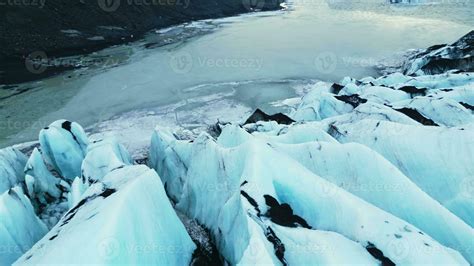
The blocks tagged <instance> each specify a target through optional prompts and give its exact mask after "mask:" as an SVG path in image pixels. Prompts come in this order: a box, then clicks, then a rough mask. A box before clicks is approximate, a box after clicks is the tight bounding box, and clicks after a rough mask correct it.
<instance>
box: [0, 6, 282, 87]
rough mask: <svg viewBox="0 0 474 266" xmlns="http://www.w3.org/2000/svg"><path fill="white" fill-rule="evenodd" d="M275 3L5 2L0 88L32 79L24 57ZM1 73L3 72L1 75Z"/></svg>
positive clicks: (95, 46) (82, 48)
mask: <svg viewBox="0 0 474 266" xmlns="http://www.w3.org/2000/svg"><path fill="white" fill-rule="evenodd" d="M280 3H281V1H280V0H258V1H250V0H229V1H218V0H199V1H196V0H149V1H132V0H80V1H79V0H73V1H61V0H48V1H44V0H43V1H42V0H38V1H23V2H21V4H18V3H17V2H11V3H10V2H8V3H7V4H6V5H2V8H1V9H0V17H2V20H1V21H0V33H1V34H0V46H1V47H2V49H1V51H0V84H13V83H20V82H25V81H28V80H36V79H40V78H44V77H47V76H50V75H54V74H56V73H58V72H60V71H63V70H64V69H65V68H64V67H53V68H48V71H44V72H43V71H42V72H41V73H31V72H35V71H34V70H33V71H31V70H29V69H28V68H27V67H25V60H26V59H28V58H29V56H30V58H35V59H37V58H38V57H40V59H44V58H45V57H46V56H47V57H48V58H59V57H63V56H71V55H81V54H87V53H91V52H93V51H97V50H100V49H103V48H106V47H109V46H111V45H115V44H121V43H127V42H131V41H134V40H137V39H139V38H141V37H142V36H143V35H144V34H145V33H147V32H148V31H150V30H152V29H159V28H165V27H169V26H172V25H177V24H181V23H184V22H189V21H195V20H201V19H209V18H220V17H226V16H232V15H236V14H241V13H246V12H253V11H264V10H276V9H279V8H280ZM2 72H3V73H2Z"/></svg>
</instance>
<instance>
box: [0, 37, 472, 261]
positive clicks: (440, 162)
mask: <svg viewBox="0 0 474 266" xmlns="http://www.w3.org/2000/svg"><path fill="white" fill-rule="evenodd" d="M469 38H470V37H469V36H467V37H464V39H465V40H467V39H469ZM464 42H465V41H459V42H457V43H455V44H453V45H451V46H449V47H448V48H449V49H448V48H446V47H444V48H443V47H441V46H440V47H437V48H436V47H435V48H436V49H435V48H429V52H426V53H425V54H423V53H422V54H419V57H416V58H410V59H409V60H411V61H409V62H407V65H405V66H404V67H406V66H409V67H410V69H411V70H409V71H408V70H407V71H408V72H407V71H405V72H403V71H402V70H403V69H401V71H400V72H396V73H391V74H386V75H382V76H380V77H365V78H361V79H355V78H351V77H346V78H343V79H342V80H340V81H339V82H336V83H328V82H322V81H312V82H311V83H310V84H308V85H305V88H304V89H302V91H303V93H302V94H301V95H302V97H301V98H291V99H288V100H285V101H284V102H279V103H278V102H277V103H273V104H274V105H275V106H276V105H278V104H280V106H283V105H291V108H288V109H286V110H285V111H283V112H282V113H276V114H267V113H265V112H264V110H263V109H256V111H255V112H254V113H253V114H251V115H250V116H247V118H244V116H246V115H247V113H245V112H247V111H248V108H240V107H239V108H235V106H230V107H227V109H225V108H226V106H227V105H230V104H227V103H229V102H226V101H224V102H217V105H218V107H219V108H215V110H213V108H214V107H216V106H213V105H210V106H205V107H204V108H203V109H202V110H203V112H204V113H206V116H208V117H213V118H219V117H221V116H226V115H228V116H230V117H232V118H236V117H242V119H240V120H238V119H235V120H234V121H232V120H229V119H227V118H226V117H223V120H221V119H216V120H217V123H216V124H212V125H209V127H208V128H204V127H198V126H194V125H192V126H191V127H190V128H186V127H185V126H183V125H177V126H174V127H173V126H172V125H171V123H168V122H169V121H171V120H166V119H165V118H163V119H164V122H162V123H155V122H156V121H157V119H156V118H157V116H153V115H150V117H148V116H147V117H142V115H143V112H136V114H137V116H138V117H133V116H131V117H129V120H137V121H139V122H140V123H143V124H146V122H147V121H148V122H150V121H151V122H153V127H154V129H147V130H142V128H141V127H138V128H136V127H135V125H136V124H133V123H127V122H130V121H127V120H126V119H125V120H123V119H122V120H120V119H119V120H118V121H120V122H122V123H124V124H126V126H125V127H127V128H128V129H127V130H125V131H124V132H122V131H120V125H116V124H114V125H113V127H111V126H110V125H109V126H107V125H108V122H110V121H106V122H105V123H104V125H105V126H104V127H105V128H106V130H108V129H111V128H112V129H113V130H112V131H111V132H107V131H104V132H101V131H100V129H101V128H102V127H101V125H99V126H98V127H97V129H98V130H97V131H95V132H91V131H90V129H87V128H86V129H83V128H82V126H81V125H79V124H78V123H76V122H73V121H69V120H64V119H63V120H58V121H55V122H53V123H51V124H50V125H49V126H48V127H46V128H44V129H42V130H41V131H40V132H39V136H38V142H34V143H33V144H23V145H17V146H15V147H10V148H5V149H1V150H0V265H12V264H13V265H49V264H71V263H75V264H95V265H117V264H132V265H135V264H146V265H201V264H204V265H215V264H216V265H335V264H343V265H355V264H356V265H420V264H427V265H473V264H474V252H473V250H474V242H473V239H474V229H473V227H474V204H473V202H474V164H473V161H474V113H473V112H474V76H473V73H472V72H466V69H449V70H447V71H441V72H440V73H438V71H435V72H436V73H434V72H433V71H434V70H433V69H431V70H429V69H428V67H430V63H429V62H430V60H437V59H440V58H441V59H453V60H461V59H459V58H458V54H456V53H457V52H456V51H457V49H461V50H462V49H463V45H465V43H464ZM430 49H431V50H430ZM438 49H441V50H442V51H444V52H439V51H438V52H437V51H435V50H438ZM443 49H444V50H443ZM450 49H451V50H452V51H454V52H453V53H454V54H452V55H448V54H447V52H449V51H451V50H450ZM441 50H440V51H441ZM448 50H449V51H448ZM439 56H441V57H439ZM433 58H435V59H433ZM426 60H427V61H426ZM410 62H411V63H413V64H412V65H409V63H410ZM420 62H421V63H420ZM433 64H435V63H433ZM433 64H431V66H432V65H433ZM221 96H222V95H221ZM215 97H216V98H219V95H217V96H215ZM196 101H197V100H196ZM205 103H208V102H205ZM202 105H206V104H202ZM163 108H168V107H166V106H165V107H163ZM169 108H170V109H173V108H172V107H169ZM238 112H242V113H243V114H244V115H240V114H239V115H237V114H236V113H238ZM223 113H224V114H226V115H222V114H223ZM184 116H186V114H185V115H184ZM189 116H190V117H195V116H196V114H192V115H189ZM222 121H226V122H222ZM157 124H158V125H157ZM163 124H169V126H170V127H166V126H164V125H163ZM122 126H123V125H122ZM141 126H143V125H141ZM114 130H115V131H114ZM150 132H151V133H150Z"/></svg>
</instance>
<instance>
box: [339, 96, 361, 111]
mask: <svg viewBox="0 0 474 266" xmlns="http://www.w3.org/2000/svg"><path fill="white" fill-rule="evenodd" d="M334 97H335V98H336V99H338V100H339V101H343V102H345V103H347V104H350V105H352V107H354V108H356V107H357V106H359V105H361V104H363V103H366V102H367V99H364V98H361V97H360V96H359V95H358V94H352V95H340V96H334Z"/></svg>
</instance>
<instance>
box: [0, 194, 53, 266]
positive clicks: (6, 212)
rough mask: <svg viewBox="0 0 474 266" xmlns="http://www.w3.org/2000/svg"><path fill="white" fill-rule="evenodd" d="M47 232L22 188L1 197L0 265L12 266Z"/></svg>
mask: <svg viewBox="0 0 474 266" xmlns="http://www.w3.org/2000/svg"><path fill="white" fill-rule="evenodd" d="M47 230H48V229H47V228H46V226H45V225H44V224H43V222H41V220H40V219H39V218H38V217H37V216H36V214H35V211H34V209H33V206H32V205H31V202H30V200H29V199H28V198H27V197H26V196H25V194H24V193H23V189H22V188H21V187H14V188H12V189H9V190H8V191H6V192H4V193H3V194H1V195H0V247H1V250H2V252H0V265H11V264H12V263H13V262H15V260H17V259H18V258H19V257H20V256H21V255H22V254H23V253H25V252H26V251H28V250H29V249H30V248H31V247H32V246H33V244H34V243H36V241H38V240H39V239H41V237H43V236H44V235H45V234H46V232H47Z"/></svg>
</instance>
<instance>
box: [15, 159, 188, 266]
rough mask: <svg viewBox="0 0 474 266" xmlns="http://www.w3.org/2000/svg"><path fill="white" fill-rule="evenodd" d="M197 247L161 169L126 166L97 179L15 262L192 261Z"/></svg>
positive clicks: (104, 263)
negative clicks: (172, 200)
mask: <svg viewBox="0 0 474 266" xmlns="http://www.w3.org/2000/svg"><path fill="white" fill-rule="evenodd" d="M195 248H196V246H195V244H194V243H193V242H192V240H191V238H190V237H189V235H188V234H187V232H186V229H185V228H184V225H183V224H182V223H181V222H180V220H179V218H178V216H177V215H176V213H175V212H174V210H173V208H172V206H171V203H170V202H169V200H168V198H167V197H166V193H165V190H164V189H163V185H162V184H161V181H160V179H159V177H158V175H157V174H156V172H155V171H153V170H151V169H149V168H148V167H146V166H126V167H124V168H121V169H117V170H115V171H112V172H110V173H109V174H107V175H106V176H105V177H104V178H103V179H102V181H100V182H98V183H95V184H93V185H92V186H91V187H90V188H89V189H88V190H87V191H86V192H85V194H84V195H83V199H82V200H81V201H80V202H79V203H78V204H77V205H75V207H74V208H72V209H70V210H69V211H68V212H67V213H66V214H65V215H64V216H63V218H62V219H61V220H60V221H59V223H58V225H56V226H55V227H54V228H53V229H52V230H51V231H50V232H49V233H48V234H47V235H46V236H45V237H44V238H43V239H42V240H41V241H39V242H38V243H37V244H36V245H35V246H34V247H33V248H32V249H31V250H30V251H28V252H27V253H26V254H24V255H23V256H22V257H21V258H20V259H19V260H18V261H17V262H16V263H15V264H14V265H38V264H69V263H71V262H74V263H78V264H100V265H117V264H135V265H140V264H143V265H158V264H159V265H187V264H189V262H190V261H191V258H192V253H193V251H194V249H195Z"/></svg>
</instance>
